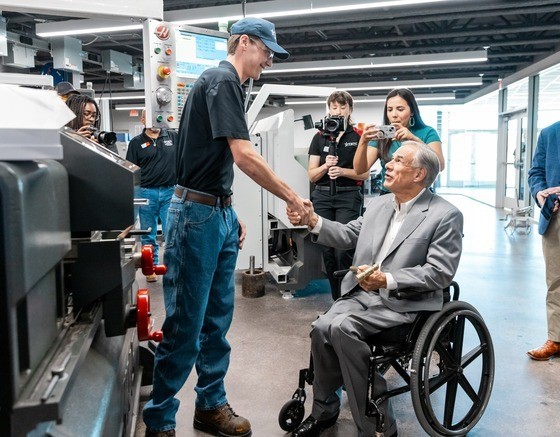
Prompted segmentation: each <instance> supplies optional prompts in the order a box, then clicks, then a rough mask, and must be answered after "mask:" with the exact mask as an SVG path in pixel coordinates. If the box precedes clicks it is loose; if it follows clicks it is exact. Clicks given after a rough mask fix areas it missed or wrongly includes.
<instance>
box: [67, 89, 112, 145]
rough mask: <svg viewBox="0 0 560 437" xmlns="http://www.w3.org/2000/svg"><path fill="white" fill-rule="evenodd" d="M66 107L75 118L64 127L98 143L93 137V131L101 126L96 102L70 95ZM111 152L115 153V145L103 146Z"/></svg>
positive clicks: (85, 97) (83, 96)
mask: <svg viewBox="0 0 560 437" xmlns="http://www.w3.org/2000/svg"><path fill="white" fill-rule="evenodd" d="M66 106H68V107H69V108H70V109H71V110H72V112H73V113H74V114H76V118H74V119H73V120H71V121H69V122H68V123H67V124H66V126H68V127H69V128H72V129H74V130H75V131H76V133H77V134H79V135H81V136H83V137H84V138H87V139H89V140H91V141H94V142H96V143H99V141H97V139H96V138H95V136H94V135H93V133H94V131H99V126H100V124H101V113H100V112H99V107H98V106H97V102H96V101H95V100H94V99H92V98H91V97H89V96H86V95H84V94H77V95H71V96H70V97H68V99H67V100H66ZM103 146H105V147H106V148H107V149H109V150H110V151H111V152H114V153H117V154H118V150H117V146H116V145H115V144H112V145H106V144H103Z"/></svg>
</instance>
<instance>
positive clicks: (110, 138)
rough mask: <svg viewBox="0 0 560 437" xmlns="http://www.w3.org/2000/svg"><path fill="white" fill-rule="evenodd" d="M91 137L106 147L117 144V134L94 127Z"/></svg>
mask: <svg viewBox="0 0 560 437" xmlns="http://www.w3.org/2000/svg"><path fill="white" fill-rule="evenodd" d="M91 135H92V136H93V138H95V139H96V140H97V142H98V143H99V144H103V145H104V146H112V145H113V144H115V143H116V142H117V134H116V133H115V132H106V131H102V130H99V129H96V128H94V127H92V128H91Z"/></svg>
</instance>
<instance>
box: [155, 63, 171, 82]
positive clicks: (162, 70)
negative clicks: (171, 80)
mask: <svg viewBox="0 0 560 437" xmlns="http://www.w3.org/2000/svg"><path fill="white" fill-rule="evenodd" d="M170 74H171V68H169V67H168V66H167V65H161V66H160V67H159V68H158V76H159V77H161V78H162V79H167V78H168V77H169V75H170Z"/></svg>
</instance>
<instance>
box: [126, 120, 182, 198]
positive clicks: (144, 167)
mask: <svg viewBox="0 0 560 437" xmlns="http://www.w3.org/2000/svg"><path fill="white" fill-rule="evenodd" d="M177 142H178V139H177V132H175V131H172V130H168V129H161V130H160V132H159V135H158V137H157V139H155V140H154V139H152V138H150V137H149V136H148V135H146V129H144V130H143V131H142V133H141V134H140V135H137V136H135V137H134V138H132V139H131V140H130V142H129V143H128V149H127V151H126V160H127V161H130V162H133V163H134V164H136V165H137V166H138V167H140V169H141V171H140V186H141V187H142V188H158V187H170V186H172V185H175V180H176V175H175V163H176V161H177V156H176V147H177Z"/></svg>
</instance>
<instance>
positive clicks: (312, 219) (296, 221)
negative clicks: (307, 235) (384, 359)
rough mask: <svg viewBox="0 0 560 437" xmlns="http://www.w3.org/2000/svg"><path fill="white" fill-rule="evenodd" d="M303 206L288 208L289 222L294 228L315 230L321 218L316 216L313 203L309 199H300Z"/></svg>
mask: <svg viewBox="0 0 560 437" xmlns="http://www.w3.org/2000/svg"><path fill="white" fill-rule="evenodd" d="M299 200H300V203H301V205H297V206H296V205H292V206H290V205H289V204H288V206H287V207H286V215H287V216H288V220H290V223H291V224H292V225H294V226H305V225H307V226H309V227H310V228H314V227H315V225H316V224H317V220H318V219H319V217H318V216H317V214H315V210H314V209H313V203H311V200H309V199H299Z"/></svg>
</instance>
